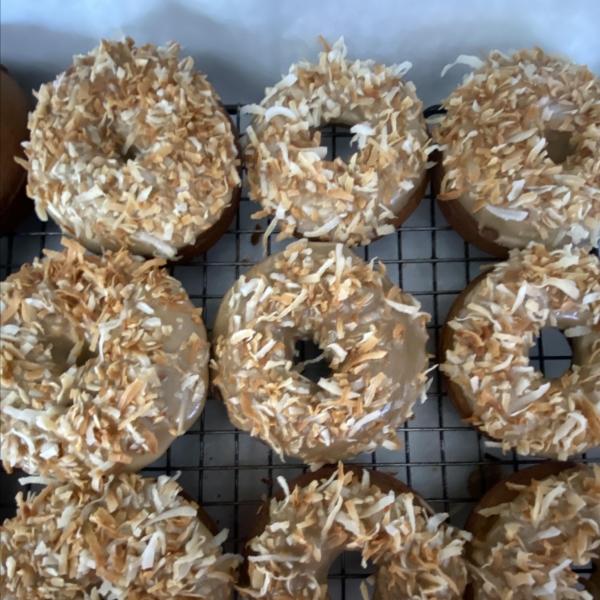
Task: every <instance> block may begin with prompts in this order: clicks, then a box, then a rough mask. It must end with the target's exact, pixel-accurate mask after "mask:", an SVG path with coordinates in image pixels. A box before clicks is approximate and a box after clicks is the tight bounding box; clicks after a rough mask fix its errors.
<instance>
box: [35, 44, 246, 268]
mask: <svg viewBox="0 0 600 600" xmlns="http://www.w3.org/2000/svg"><path fill="white" fill-rule="evenodd" d="M178 54H179V45H178V44H176V43H175V42H170V43H169V44H168V45H167V46H165V47H158V48H157V47H155V46H153V45H151V44H147V45H145V46H139V47H138V46H135V45H134V42H133V40H132V39H130V38H127V39H126V40H125V41H124V42H117V41H114V42H107V41H106V40H102V41H101V43H100V45H99V46H97V47H96V48H94V49H93V50H92V51H91V52H90V53H89V54H87V55H79V56H75V57H74V62H73V66H72V67H71V68H70V69H69V70H68V71H66V72H65V73H61V74H60V75H59V76H58V77H57V79H56V80H54V81H53V82H51V83H48V84H45V85H42V87H41V88H40V90H39V92H38V93H37V99H38V101H37V106H36V108H35V110H34V111H33V113H32V114H31V116H30V118H29V130H30V131H31V132H32V136H31V141H30V142H28V143H26V144H24V147H25V153H26V155H27V158H28V159H29V160H28V163H24V164H25V165H26V167H27V169H28V171H29V176H28V184H27V190H28V193H29V195H30V196H31V197H32V198H34V200H35V207H36V211H37V214H38V216H39V217H40V219H42V220H43V221H46V220H47V219H48V215H49V216H50V217H52V218H53V219H54V220H55V221H56V222H57V223H58V225H59V226H60V227H61V229H62V231H63V232H64V233H65V234H68V235H70V236H72V237H74V238H75V239H77V240H78V241H79V242H80V243H81V244H83V245H84V246H85V247H86V248H88V249H89V250H91V251H93V252H101V251H103V250H117V249H119V248H120V247H127V248H128V249H129V250H130V251H131V252H133V253H134V254H140V255H143V256H148V257H152V256H155V257H160V258H167V259H175V258H178V257H179V258H190V257H193V256H195V255H197V254H200V253H202V252H204V251H206V250H207V249H208V247H210V246H211V245H212V244H214V243H215V242H216V241H217V240H218V239H219V237H220V236H221V234H222V233H223V232H224V231H226V230H227V228H228V227H229V224H230V223H231V220H232V219H233V217H234V215H235V213H236V210H237V205H238V203H239V197H240V181H241V180H240V174H239V172H238V169H239V168H240V162H239V159H238V148H237V146H236V144H237V141H236V140H237V138H236V132H235V130H234V127H233V124H232V123H231V120H230V118H229V116H228V115H227V113H226V111H225V110H224V108H223V106H222V104H221V101H220V99H219V97H218V96H217V94H216V92H215V91H214V89H213V87H212V86H211V85H210V84H209V83H208V81H206V77H205V76H204V75H203V74H202V73H200V72H198V71H195V70H194V61H193V60H192V58H191V57H188V58H184V59H179V58H178Z"/></svg>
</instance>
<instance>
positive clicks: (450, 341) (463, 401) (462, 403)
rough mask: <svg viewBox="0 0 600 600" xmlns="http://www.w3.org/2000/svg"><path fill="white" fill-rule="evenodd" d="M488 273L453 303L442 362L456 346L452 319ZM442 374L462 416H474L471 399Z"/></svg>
mask: <svg viewBox="0 0 600 600" xmlns="http://www.w3.org/2000/svg"><path fill="white" fill-rule="evenodd" d="M488 273H490V271H489V270H488V271H485V272H484V273H481V275H478V276H477V277H476V278H475V279H473V281H471V282H469V285H467V287H466V288H465V289H464V290H463V291H462V292H461V293H460V295H459V296H458V298H457V299H456V300H455V301H454V304H452V306H451V308H450V311H449V312H448V316H447V317H446V322H445V323H444V325H443V327H442V332H441V335H440V351H439V357H440V363H443V362H445V360H446V352H447V351H448V350H452V348H453V346H454V330H453V329H452V327H449V325H448V323H450V321H452V320H453V319H455V318H456V317H457V316H458V313H459V312H460V311H461V310H462V308H463V306H464V304H465V300H466V299H467V297H468V295H469V294H470V293H471V292H472V291H473V290H474V289H475V288H476V287H477V286H478V285H479V284H480V283H481V282H482V281H483V279H485V277H486V276H487V275H488ZM440 374H441V377H442V382H443V385H444V388H445V389H446V391H447V392H448V396H449V398H450V400H451V401H452V403H453V404H454V407H455V408H456V410H457V411H458V414H459V415H460V416H461V418H462V419H469V418H471V417H472V416H473V408H472V405H471V402H470V400H469V399H468V398H467V397H466V396H465V394H464V393H463V390H462V388H461V387H460V386H459V385H457V384H456V383H454V382H453V381H452V380H451V379H450V377H448V375H446V374H445V373H444V372H440ZM481 433H483V435H485V436H486V437H488V438H489V437H490V436H488V435H487V434H486V433H485V431H481ZM490 439H493V438H490ZM496 441H498V440H496Z"/></svg>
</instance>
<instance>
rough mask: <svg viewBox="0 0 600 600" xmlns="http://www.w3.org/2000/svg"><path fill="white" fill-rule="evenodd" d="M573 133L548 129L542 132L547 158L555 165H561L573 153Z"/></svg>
mask: <svg viewBox="0 0 600 600" xmlns="http://www.w3.org/2000/svg"><path fill="white" fill-rule="evenodd" d="M572 136H573V133H572V132H571V131H559V130H557V129H551V128H548V129H546V131H545V132H544V137H545V138H546V152H547V153H548V158H550V160H552V162H553V163H554V164H556V165H562V164H563V163H564V162H566V160H567V158H569V156H572V155H573V154H574V153H575V148H574V147H573V144H572Z"/></svg>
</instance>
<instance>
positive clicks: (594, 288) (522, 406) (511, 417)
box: [441, 243, 600, 460]
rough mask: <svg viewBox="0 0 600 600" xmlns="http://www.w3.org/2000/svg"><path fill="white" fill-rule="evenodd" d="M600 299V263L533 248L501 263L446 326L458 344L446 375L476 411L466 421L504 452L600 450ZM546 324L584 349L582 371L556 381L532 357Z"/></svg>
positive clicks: (581, 253) (582, 254)
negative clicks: (535, 366)
mask: <svg viewBox="0 0 600 600" xmlns="http://www.w3.org/2000/svg"><path fill="white" fill-rule="evenodd" d="M565 265H570V266H569V267H568V268H566V269H565ZM599 290H600V261H598V258H596V257H595V256H594V255H592V254H589V253H588V252H587V251H585V250H577V249H574V248H572V247H571V246H566V247H565V248H563V249H561V250H548V249H546V248H544V247H543V246H541V245H536V244H533V243H532V244H530V245H529V246H528V247H527V248H526V249H525V250H522V251H518V250H513V251H511V254H510V258H509V260H508V261H506V262H503V263H499V264H497V265H496V266H495V267H494V269H493V270H492V271H491V272H490V273H489V274H488V275H487V276H486V277H485V278H484V279H483V280H482V281H481V282H480V283H479V284H478V285H477V286H475V288H474V289H473V290H472V291H471V292H470V293H469V294H468V296H467V297H466V298H465V300H464V302H463V303H462V308H461V309H460V310H459V312H458V314H457V316H456V318H455V319H454V320H452V321H451V322H449V323H448V325H449V327H451V328H452V329H453V330H454V339H453V344H452V346H451V347H450V348H449V349H448V350H447V352H446V356H445V357H444V358H445V363H444V364H443V365H442V366H441V370H442V371H443V372H444V373H446V375H448V377H450V379H451V380H452V381H453V382H454V383H455V384H456V385H457V386H459V387H460V389H461V390H462V392H463V394H464V395H465V397H466V398H467V399H468V401H469V403H470V404H471V408H472V411H473V415H472V417H471V418H470V419H469V421H470V422H471V423H472V424H473V425H475V426H476V427H479V428H480V429H482V430H483V431H485V432H486V433H487V434H489V435H490V436H491V437H492V438H495V439H498V440H500V441H501V447H502V448H503V449H504V450H509V449H514V450H517V451H518V452H519V453H520V454H525V455H527V454H535V455H540V456H546V457H552V458H560V459H563V460H564V459H566V458H568V457H569V456H573V455H576V454H579V453H581V452H585V451H586V450H589V449H590V448H593V447H595V446H598V445H600V368H599V367H600V352H598V350H597V349H598V348H600V296H598V291H599ZM580 299H584V300H585V302H582V301H581V300H580ZM547 325H550V326H557V325H558V326H559V327H562V328H565V329H566V332H567V334H568V335H569V337H571V339H573V340H574V344H575V345H576V350H577V348H581V350H579V351H576V352H575V355H576V356H578V364H575V365H574V366H573V368H572V369H571V370H569V371H567V372H566V373H565V374H564V375H563V376H562V377H561V378H560V379H555V380H550V381H547V380H545V379H544V377H543V375H542V373H540V372H539V371H535V370H534V369H533V368H531V367H530V365H529V358H528V350H529V348H530V347H531V346H533V343H534V342H533V338H534V336H539V335H540V332H541V330H542V329H543V328H544V327H545V326H547ZM586 340H587V341H586ZM492 347H493V348H494V351H493V352H492V351H491V349H492Z"/></svg>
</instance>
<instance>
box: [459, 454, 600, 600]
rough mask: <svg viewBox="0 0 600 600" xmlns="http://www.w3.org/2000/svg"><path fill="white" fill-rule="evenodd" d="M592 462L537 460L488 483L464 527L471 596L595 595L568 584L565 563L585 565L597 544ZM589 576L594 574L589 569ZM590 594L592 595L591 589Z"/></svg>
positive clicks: (598, 485) (599, 510)
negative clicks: (469, 536)
mask: <svg viewBox="0 0 600 600" xmlns="http://www.w3.org/2000/svg"><path fill="white" fill-rule="evenodd" d="M599 524H600V467H599V466H598V465H596V466H592V465H590V466H589V467H587V468H586V467H581V466H580V467H574V465H572V464H566V463H551V462H550V463H548V462H546V463H541V464H538V465H535V466H533V467H530V468H528V469H525V470H523V471H519V472H518V473H515V474H514V475H512V476H510V477H508V478H507V479H505V480H504V481H502V482H500V483H499V484H498V485H496V486H495V487H494V488H492V490H491V491H490V492H488V493H487V494H486V495H485V496H484V497H483V499H482V500H481V501H480V502H479V504H478V505H477V506H476V507H475V509H474V510H473V513H472V514H471V517H470V518H469V520H468V522H467V525H466V528H467V530H468V531H469V532H470V533H472V534H473V543H472V544H471V545H470V546H469V545H468V546H467V559H468V560H469V563H470V564H471V565H472V568H471V584H470V587H471V588H472V589H471V590H470V595H467V596H466V597H467V598H470V599H471V600H506V599H508V598H510V599H511V600H529V599H530V598H533V597H535V598H544V600H562V599H564V598H573V599H579V600H597V598H598V597H599V596H598V595H597V590H598V588H597V587H595V586H596V585H597V584H596V583H595V582H594V581H593V580H590V581H586V582H585V585H586V587H587V589H588V590H589V592H587V593H586V592H583V591H579V590H577V589H576V588H575V585H576V584H577V583H578V578H577V574H576V573H575V572H573V571H572V570H571V568H570V567H571V564H573V565H576V566H585V565H587V564H588V563H589V562H590V560H592V559H597V558H598V548H599V547H600V526H599ZM596 577H597V575H596ZM594 594H596V595H594Z"/></svg>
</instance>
